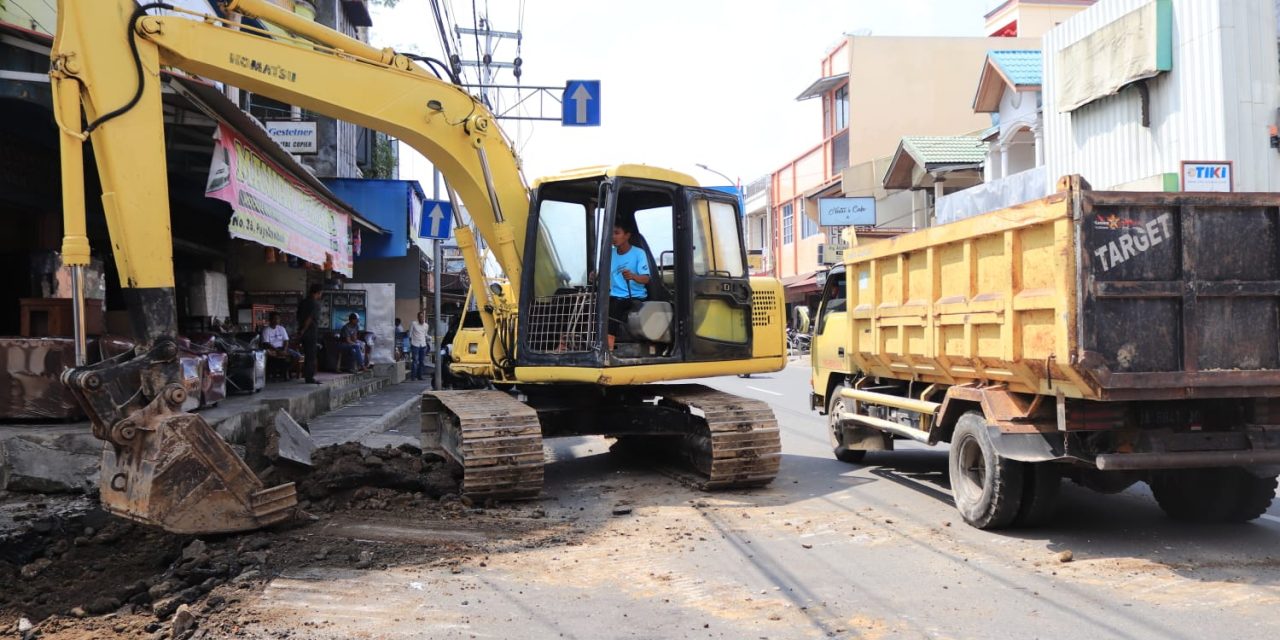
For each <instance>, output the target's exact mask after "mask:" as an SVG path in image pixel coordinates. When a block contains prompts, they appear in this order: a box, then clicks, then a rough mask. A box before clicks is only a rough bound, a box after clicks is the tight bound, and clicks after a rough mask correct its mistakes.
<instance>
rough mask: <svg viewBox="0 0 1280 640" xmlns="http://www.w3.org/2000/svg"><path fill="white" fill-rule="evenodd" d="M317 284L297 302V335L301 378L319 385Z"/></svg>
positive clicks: (318, 306) (318, 290)
mask: <svg viewBox="0 0 1280 640" xmlns="http://www.w3.org/2000/svg"><path fill="white" fill-rule="evenodd" d="M322 289H323V287H321V286H320V285H318V284H313V285H311V288H310V289H308V290H307V297H305V298H303V299H302V300H301V301H300V302H298V334H299V335H301V336H302V378H303V380H305V381H306V382H307V384H320V381H319V380H316V360H317V358H318V356H317V355H316V350H317V344H316V343H317V342H319V341H320V326H319V324H318V323H319V321H320V291H321V290H322Z"/></svg>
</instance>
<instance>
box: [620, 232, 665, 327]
mask: <svg viewBox="0 0 1280 640" xmlns="http://www.w3.org/2000/svg"><path fill="white" fill-rule="evenodd" d="M631 244H632V246H635V247H639V248H640V249H642V250H643V251H644V255H645V258H646V259H647V260H648V261H649V274H650V275H649V284H647V285H645V290H646V294H647V296H648V297H647V298H646V299H645V301H644V302H642V303H640V304H639V305H636V307H635V308H634V309H632V310H631V313H628V314H627V332H628V333H630V334H631V336H632V337H633V338H636V339H639V340H643V341H645V342H658V343H662V344H670V343H671V325H672V324H673V323H674V322H675V317H676V314H675V308H674V307H673V306H672V304H671V299H672V297H673V296H672V295H671V290H670V289H667V285H666V283H665V282H663V281H662V272H661V271H659V270H658V264H657V263H656V262H655V261H654V257H653V252H652V251H650V250H649V242H648V241H647V240H645V239H644V236H643V235H641V233H640V231H639V230H636V231H635V233H633V234H631Z"/></svg>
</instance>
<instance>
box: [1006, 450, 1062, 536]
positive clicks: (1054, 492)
mask: <svg viewBox="0 0 1280 640" xmlns="http://www.w3.org/2000/svg"><path fill="white" fill-rule="evenodd" d="M1022 476H1023V478H1022V506H1020V507H1018V516H1017V517H1016V518H1014V521H1013V523H1014V524H1015V525H1017V526H1019V527H1038V526H1040V525H1043V524H1045V523H1046V522H1048V521H1049V520H1050V519H1052V518H1053V514H1054V512H1055V511H1057V510H1058V496H1059V495H1060V494H1061V493H1062V472H1061V471H1059V469H1058V467H1057V466H1056V465H1054V464H1053V463H1050V462H1024V463H1022Z"/></svg>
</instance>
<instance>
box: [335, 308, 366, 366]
mask: <svg viewBox="0 0 1280 640" xmlns="http://www.w3.org/2000/svg"><path fill="white" fill-rule="evenodd" d="M340 333H341V336H342V340H341V341H340V342H339V343H338V349H340V350H341V351H342V353H343V354H345V355H346V356H347V358H350V360H348V364H354V366H355V370H356V371H364V370H365V369H367V368H368V366H367V365H365V362H364V347H365V343H364V341H363V340H361V339H360V316H358V315H356V314H354V313H353V314H351V315H349V316H347V323H346V324H344V325H342V331H341V332H340Z"/></svg>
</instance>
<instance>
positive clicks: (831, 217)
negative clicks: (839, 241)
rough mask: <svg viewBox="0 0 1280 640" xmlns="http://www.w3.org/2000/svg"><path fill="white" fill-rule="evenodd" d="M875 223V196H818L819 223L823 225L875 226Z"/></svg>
mask: <svg viewBox="0 0 1280 640" xmlns="http://www.w3.org/2000/svg"><path fill="white" fill-rule="evenodd" d="M875 223H876V199H875V198H818V224H819V225H821V226H824V227H847V226H850V225H854V226H874V225H875Z"/></svg>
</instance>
